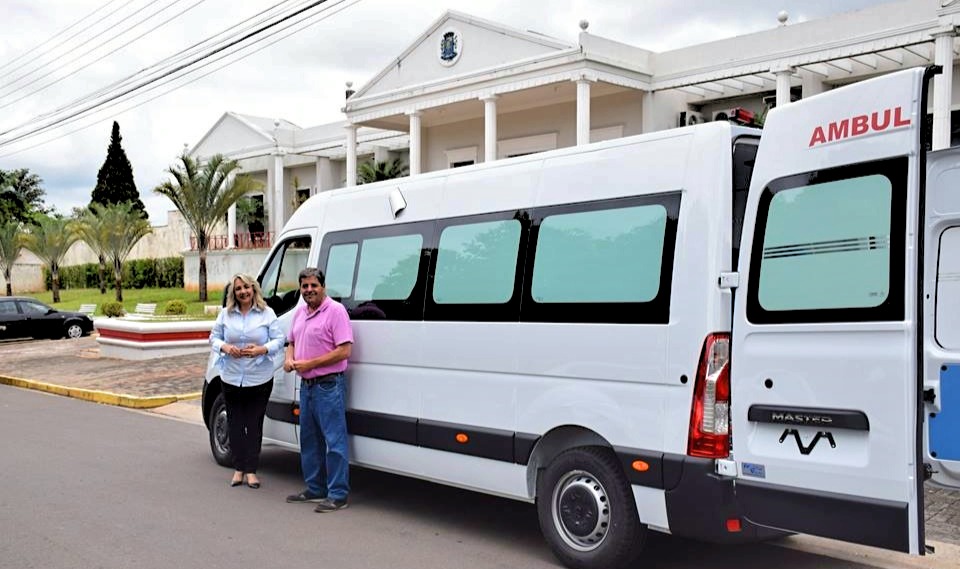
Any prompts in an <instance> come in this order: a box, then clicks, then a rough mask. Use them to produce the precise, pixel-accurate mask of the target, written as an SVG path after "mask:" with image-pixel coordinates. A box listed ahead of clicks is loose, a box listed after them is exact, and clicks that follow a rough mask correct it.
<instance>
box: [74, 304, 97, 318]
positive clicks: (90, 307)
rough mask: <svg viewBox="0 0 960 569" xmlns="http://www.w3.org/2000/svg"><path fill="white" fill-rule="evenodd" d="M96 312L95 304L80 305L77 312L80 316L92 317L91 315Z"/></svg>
mask: <svg viewBox="0 0 960 569" xmlns="http://www.w3.org/2000/svg"><path fill="white" fill-rule="evenodd" d="M96 311H97V305H96V304H81V305H80V310H78V311H77V312H79V313H80V314H86V315H87V316H93V313H94V312H96Z"/></svg>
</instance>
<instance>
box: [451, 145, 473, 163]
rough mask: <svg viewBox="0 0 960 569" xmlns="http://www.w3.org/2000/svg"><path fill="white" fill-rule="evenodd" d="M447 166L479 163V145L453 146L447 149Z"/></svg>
mask: <svg viewBox="0 0 960 569" xmlns="http://www.w3.org/2000/svg"><path fill="white" fill-rule="evenodd" d="M446 155H447V168H460V167H461V166H470V165H472V164H476V163H477V147H476V146H466V147H464V148H452V149H450V150H447V151H446Z"/></svg>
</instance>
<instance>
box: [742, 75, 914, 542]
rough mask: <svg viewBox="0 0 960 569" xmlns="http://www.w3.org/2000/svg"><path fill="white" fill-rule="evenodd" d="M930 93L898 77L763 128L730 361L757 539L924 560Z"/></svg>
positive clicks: (789, 109)
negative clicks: (923, 343) (924, 266)
mask: <svg viewBox="0 0 960 569" xmlns="http://www.w3.org/2000/svg"><path fill="white" fill-rule="evenodd" d="M924 83H925V80H924V70H923V69H916V70H908V71H904V72H899V73H895V74H890V75H887V76H883V77H879V78H876V79H872V80H869V81H864V82H861V83H857V84H855V85H851V86H848V87H844V88H840V89H836V90H834V91H830V92H828V93H824V94H821V95H818V96H816V97H812V98H809V99H804V100H802V101H799V102H797V103H793V104H790V105H786V106H784V107H783V108H777V109H775V110H773V111H772V112H771V113H770V116H769V117H768V119H767V121H766V124H765V125H764V131H763V135H762V138H761V142H760V150H759V152H758V155H757V162H756V166H755V170H754V175H753V180H752V183H751V187H750V196H749V198H748V204H747V213H746V221H745V226H744V231H743V241H742V243H741V250H740V263H739V271H740V278H739V290H738V293H737V297H736V303H735V308H734V322H733V336H732V337H733V342H732V357H731V409H730V412H731V428H732V440H733V459H734V461H735V463H736V476H737V483H736V492H737V498H738V501H739V503H740V505H741V507H742V509H743V510H742V511H743V513H744V515H745V517H747V518H749V520H750V521H752V522H754V523H756V524H760V525H763V526H767V527H772V528H777V529H781V530H785V531H791V532H800V533H808V534H813V535H819V536H824V537H829V538H834V539H840V540H844V541H849V542H856V543H862V544H867V545H872V546H877V547H883V548H887V549H894V550H900V551H909V552H913V553H920V552H921V550H922V547H923V526H922V520H923V515H922V508H923V491H922V490H923V474H924V468H923V463H922V461H921V460H920V456H921V454H920V450H919V449H920V448H921V446H922V437H921V433H922V430H921V420H922V413H921V409H922V402H921V399H920V393H921V389H920V387H921V383H922V381H921V380H920V379H919V376H918V366H917V361H918V351H919V344H918V328H917V322H918V315H917V312H918V306H917V304H918V302H917V298H918V296H917V295H918V294H919V289H918V283H917V278H916V274H917V266H918V265H917V263H918V250H917V240H918V239H917V224H918V222H919V220H920V198H919V187H920V181H921V167H922V159H923V156H922V152H921V147H920V121H921V119H920V118H919V116H918V113H919V109H921V108H923V107H922V104H923V95H924Z"/></svg>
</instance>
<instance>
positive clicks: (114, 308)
mask: <svg viewBox="0 0 960 569" xmlns="http://www.w3.org/2000/svg"><path fill="white" fill-rule="evenodd" d="M100 310H102V311H103V315H104V316H109V317H110V318H115V317H120V316H123V304H122V303H120V302H117V301H116V300H111V301H110V302H104V303H103V306H101V307H100Z"/></svg>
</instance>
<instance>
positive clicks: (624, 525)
mask: <svg viewBox="0 0 960 569" xmlns="http://www.w3.org/2000/svg"><path fill="white" fill-rule="evenodd" d="M928 79H929V73H928V72H926V71H925V70H923V69H917V70H909V71H904V72H900V73H896V74H891V75H887V76H884V77H880V78H877V79H873V80H870V81H866V82H863V83H858V84H855V85H852V86H848V87H844V88H841V89H837V90H834V91H831V92H828V93H824V94H822V95H818V96H816V97H812V98H810V99H804V100H802V101H800V102H797V103H794V104H791V105H787V106H785V107H783V108H778V109H776V110H774V111H773V112H772V113H770V116H769V118H768V120H767V124H766V126H765V128H764V130H763V132H762V137H761V133H760V131H756V130H750V129H745V128H741V127H736V126H732V125H731V124H729V123H716V122H715V123H708V124H705V125H698V126H694V127H689V128H681V129H676V130H669V131H665V132H658V133H653V134H647V135H642V136H637V137H631V138H625V139H620V140H614V141H608V142H603V143H598V144H591V145H589V146H584V147H577V148H568V149H562V150H557V151H554V152H548V153H544V154H536V155H530V156H524V157H520V158H515V159H510V160H504V161H497V162H493V163H490V164H482V165H478V166H473V167H468V168H462V169H454V170H446V171H442V172H434V173H429V174H425V175H420V176H415V177H412V178H404V179H400V180H392V181H386V182H381V183H377V184H370V185H365V186H361V187H355V188H346V189H342V190H337V191H332V192H329V193H323V194H320V195H317V196H314V197H312V198H311V199H310V200H309V201H307V202H306V203H305V204H304V205H303V206H301V207H300V208H299V209H298V210H297V211H296V213H295V214H294V215H293V217H292V218H291V220H290V222H289V223H288V224H287V226H286V227H285V229H284V231H283V234H282V235H281V236H280V238H279V239H278V243H277V245H276V246H275V247H274V248H273V251H272V253H271V254H270V256H269V259H268V260H267V262H266V264H265V266H264V268H263V270H262V272H261V274H260V276H259V279H260V282H261V283H262V287H263V290H264V293H265V295H266V296H267V297H269V300H268V301H269V303H270V304H271V306H273V307H274V309H275V310H276V312H277V314H278V315H279V317H280V319H281V322H282V323H283V325H284V326H285V327H288V326H289V323H290V320H291V316H292V308H293V307H294V306H296V305H297V303H298V302H299V299H298V296H297V295H298V291H297V288H298V287H297V284H298V283H297V273H298V272H299V271H300V270H301V269H302V268H304V267H305V266H318V267H320V268H321V269H323V271H324V272H325V274H326V286H327V293H328V294H329V295H330V296H331V297H334V298H336V299H337V300H339V301H340V302H342V303H343V304H344V305H345V306H346V307H347V309H348V310H349V311H350V314H351V318H352V320H353V326H354V333H355V338H356V344H355V345H354V348H353V357H352V358H351V363H350V369H349V371H348V378H349V382H348V383H349V404H348V423H349V430H350V432H351V446H352V460H353V462H354V463H355V464H358V465H362V466H365V467H370V468H375V469H381V470H385V471H389V472H395V473H401V474H406V475H409V476H415V477H418V478H423V479H427V480H432V481H436V482H440V483H444V484H450V485H454V486H458V487H462V488H468V489H472V490H477V491H481V492H487V493H491V494H496V495H500V496H507V497H510V498H515V499H518V500H525V501H530V502H536V504H537V509H538V512H539V517H540V525H541V528H542V531H543V533H544V536H545V537H546V539H547V541H548V543H549V544H550V546H551V548H552V549H553V551H554V553H555V554H556V555H557V556H558V557H559V559H560V560H562V561H563V562H564V563H565V564H567V565H568V566H570V567H583V568H594V569H601V568H615V567H623V566H626V565H628V564H629V563H630V562H631V561H632V560H634V559H635V558H636V557H637V555H638V554H639V552H640V550H641V548H642V546H643V543H644V536H645V534H646V531H647V530H657V531H661V532H668V533H672V534H676V535H680V536H685V537H692V538H697V539H703V540H710V541H716V542H737V541H746V540H755V539H760V538H764V537H768V536H774V535H780V534H782V533H784V532H803V533H809V534H815V535H820V536H825V537H830V538H836V539H841V540H845V541H850V542H856V543H863V544H869V545H873V546H878V547H884V548H889V549H895V550H899V551H905V552H911V553H917V554H922V553H923V552H924V537H923V484H924V481H925V480H927V479H928V478H930V477H931V476H932V477H933V479H934V480H935V481H937V482H939V483H941V484H945V485H957V484H958V482H960V436H958V425H960V318H957V317H955V315H954V314H953V313H955V312H956V311H957V310H958V309H960V191H957V190H955V188H956V187H960V152H958V151H955V150H948V151H942V152H934V153H929V152H927V151H925V150H924V145H923V139H922V138H921V134H922V131H923V130H924V129H922V128H921V127H922V126H923V124H924V120H923V118H922V112H921V111H922V109H925V108H926V107H925V93H926V85H927V83H928ZM751 180H752V181H751ZM279 364H280V361H279V360H278V361H277V365H278V370H277V373H276V375H275V378H274V381H275V384H274V390H273V394H272V396H271V400H270V404H269V407H268V409H267V420H266V423H265V426H264V434H265V437H266V439H267V442H269V443H275V444H279V445H282V446H285V447H288V448H291V449H296V448H298V445H297V435H298V432H297V429H298V427H297V411H298V409H297V400H298V387H299V386H298V379H297V378H296V377H295V375H293V374H289V373H284V372H283V370H282V369H280V367H279ZM203 411H204V416H205V418H206V420H207V424H208V427H209V429H210V441H211V448H212V449H213V453H214V456H215V457H216V459H217V461H218V462H220V463H222V464H229V459H230V456H229V441H228V440H227V435H226V433H227V429H226V419H227V418H226V412H225V410H224V406H223V400H222V397H221V396H220V382H219V379H218V377H217V374H216V369H215V368H214V367H212V366H211V367H210V368H209V369H208V372H207V376H206V381H205V385H204V397H203Z"/></svg>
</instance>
